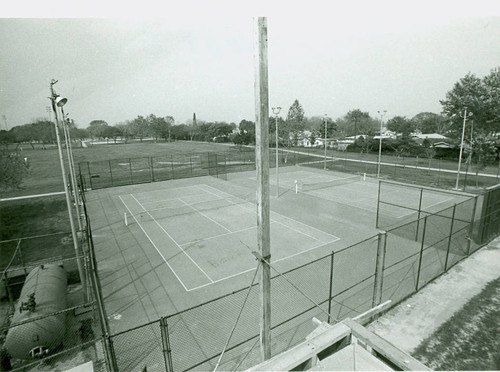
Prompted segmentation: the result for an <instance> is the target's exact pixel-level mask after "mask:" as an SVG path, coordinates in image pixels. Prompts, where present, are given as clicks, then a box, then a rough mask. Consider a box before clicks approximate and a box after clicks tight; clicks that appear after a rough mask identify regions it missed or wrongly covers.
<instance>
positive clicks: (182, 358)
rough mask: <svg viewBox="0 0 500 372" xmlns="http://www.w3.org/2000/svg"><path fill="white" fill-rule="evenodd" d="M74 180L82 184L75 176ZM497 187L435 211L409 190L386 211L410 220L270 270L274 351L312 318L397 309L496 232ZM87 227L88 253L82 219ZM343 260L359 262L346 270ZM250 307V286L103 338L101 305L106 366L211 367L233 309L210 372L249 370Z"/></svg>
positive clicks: (253, 347)
mask: <svg viewBox="0 0 500 372" xmlns="http://www.w3.org/2000/svg"><path fill="white" fill-rule="evenodd" d="M208 163H209V162H208ZM212 164H213V163H212ZM219 164H220V163H219V161H218V160H217V166H218V165H219ZM227 166H228V162H227V158H226V163H225V167H226V169H227ZM209 167H211V166H210V165H209ZM200 168H202V169H203V167H202V166H201V161H200ZM211 168H212V169H213V167H211ZM89 174H92V173H89ZM216 174H217V173H216ZM81 182H82V184H84V183H85V182H88V179H85V177H83V175H82V176H81ZM82 189H84V187H82ZM499 190H500V189H499V188H494V189H492V190H488V191H487V193H486V194H483V195H481V196H476V197H472V198H469V199H466V200H464V201H462V202H459V203H457V204H454V205H452V206H448V207H446V208H443V209H441V210H436V211H429V210H427V211H423V210H422V209H421V208H419V207H418V204H420V203H421V200H422V198H425V192H426V191H425V190H423V191H422V190H418V191H415V192H414V194H415V196H414V198H413V199H414V200H412V201H411V202H410V201H408V200H407V199H404V202H403V203H402V204H403V205H398V204H395V205H391V206H390V207H391V208H403V209H407V210H408V211H410V212H412V213H413V214H414V215H416V217H417V218H413V219H411V220H409V221H407V222H406V223H403V224H401V225H399V226H394V225H392V226H388V227H387V228H386V229H385V230H381V231H380V232H379V234H376V235H374V236H371V237H368V238H366V239H365V240H363V241H361V242H358V243H356V244H353V245H351V246H349V247H346V248H343V249H341V250H338V251H332V252H331V253H330V254H328V255H325V256H323V257H321V258H318V259H316V260H313V261H311V262H308V263H306V264H303V265H301V266H299V267H296V268H294V269H292V270H288V271H286V272H284V273H277V272H274V274H273V277H272V288H273V291H272V304H271V306H272V314H273V318H272V342H273V355H276V354H278V353H280V352H282V351H285V350H287V349H289V348H291V347H293V346H294V345H296V344H298V343H299V342H302V341H303V340H304V338H305V337H306V336H307V334H309V333H310V332H311V331H312V330H313V328H314V326H313V325H312V323H311V319H312V317H316V318H318V319H320V320H324V321H329V322H332V323H334V322H337V321H340V320H342V319H345V318H346V317H353V316H355V315H357V314H360V313H362V312H364V311H366V310H368V309H370V308H371V307H372V306H375V305H377V304H378V303H381V302H384V301H386V300H389V299H390V300H392V301H393V303H394V304H397V303H399V302H401V301H402V300H404V299H405V298H407V297H409V296H411V295H412V294H414V293H415V292H417V291H418V290H420V289H421V288H422V287H423V286H425V285H426V284H427V283H429V282H430V281H432V280H433V279H435V278H437V277H438V276H439V275H441V274H443V273H445V272H446V271H447V270H449V268H450V267H452V266H454V265H455V264H457V263H458V262H460V260H462V259H463V258H465V257H467V256H469V255H470V254H471V253H473V252H475V251H476V250H477V249H479V248H480V247H481V246H483V245H484V244H486V243H487V242H488V241H489V240H491V239H492V238H493V237H494V236H497V235H498V233H499V229H500V224H499V223H498V220H499V218H498V215H499V213H500V212H499V210H498V206H497V204H498V200H499V199H500V197H499V195H500V191H499ZM488 193H494V194H495V195H493V196H490V195H488ZM393 204H394V203H393ZM379 207H380V206H379ZM419 212H420V214H419ZM85 213H86V208H85ZM378 223H379V224H380V226H383V224H384V223H385V222H384V221H383V220H382V219H379V220H378ZM389 223H391V221H389ZM87 226H88V227H87V229H88V231H87V236H88V239H89V246H90V247H92V249H93V243H92V232H91V226H90V220H89V219H88V215H87ZM382 252H383V254H381V253H382ZM352 256H355V257H359V256H361V257H363V258H364V260H363V262H358V263H357V265H352V261H350V260H351V257H352ZM381 257H382V259H381ZM350 262H351V264H350ZM96 265H97V263H96V262H94V265H93V266H92V267H91V270H92V271H93V275H94V277H95V280H94V282H93V284H94V283H95V285H98V283H99V281H98V277H97V274H98V269H97V266H96ZM97 293H99V291H97ZM247 295H248V301H246V303H245V304H246V305H245V307H243V308H242V304H243V303H244V299H245V297H246V296H247ZM259 301H260V300H259V295H258V285H256V284H254V285H251V286H247V287H244V288H241V289H240V290H237V291H235V292H232V293H229V294H227V295H223V296H220V297H218V298H215V299H213V300H211V301H208V302H205V303H203V304H200V305H197V306H194V307H191V308H189V309H186V310H182V311H180V312H177V313H175V314H165V315H164V316H163V317H161V318H159V319H157V320H155V321H152V322H149V323H147V324H144V325H141V326H138V327H135V328H133V329H129V330H126V331H123V332H119V333H115V334H112V333H110V329H109V327H108V326H107V324H106V319H107V317H106V314H105V309H104V305H103V304H101V305H103V306H102V310H101V312H102V318H101V319H102V327H101V328H102V338H103V340H104V342H103V345H104V351H105V354H106V361H107V364H106V365H107V368H108V370H111V371H118V370H119V371H128V370H141V369H143V368H147V369H148V370H150V369H151V370H153V369H154V370H165V371H169V372H170V371H188V370H203V371H204V370H209V369H213V368H214V367H215V365H216V364H217V362H218V360H219V357H220V353H221V351H222V349H223V348H224V346H225V343H226V341H227V340H228V337H229V334H230V332H231V326H232V325H233V323H234V321H235V320H236V319H237V318H238V314H239V312H240V311H241V317H239V321H238V323H237V324H236V327H235V328H234V333H233V336H232V337H231V341H230V343H229V344H228V345H227V346H228V347H227V348H226V352H225V354H224V356H223V358H222V359H221V362H220V367H219V369H220V370H243V369H245V368H248V367H250V366H252V365H254V364H256V363H258V362H259V361H260V359H259V358H260V352H259V342H258V341H259V333H258V332H259V329H258V328H259V321H258V313H259V311H258V308H259V306H260V305H259V304H260V302H259Z"/></svg>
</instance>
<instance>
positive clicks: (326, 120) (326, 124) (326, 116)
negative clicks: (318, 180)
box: [323, 114, 328, 170]
mask: <svg viewBox="0 0 500 372" xmlns="http://www.w3.org/2000/svg"><path fill="white" fill-rule="evenodd" d="M327 129H328V115H327V114H325V164H324V166H323V169H324V170H326V137H327Z"/></svg>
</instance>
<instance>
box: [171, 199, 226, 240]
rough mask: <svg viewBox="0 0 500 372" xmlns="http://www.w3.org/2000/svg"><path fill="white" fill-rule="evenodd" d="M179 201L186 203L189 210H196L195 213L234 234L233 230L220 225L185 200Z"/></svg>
mask: <svg viewBox="0 0 500 372" xmlns="http://www.w3.org/2000/svg"><path fill="white" fill-rule="evenodd" d="M179 200H180V201H181V202H182V203H184V204H185V205H187V206H188V207H189V208H191V209H192V210H194V211H196V212H198V213H199V214H201V215H202V216H203V217H205V218H207V219H209V220H210V221H212V222H213V223H215V224H217V225H219V226H220V227H222V228H223V229H224V230H226V231H227V232H230V233H232V231H231V230H229V229H228V228H227V227H226V226H223V225H221V224H220V223H218V222H217V221H215V220H214V219H213V218H210V217H209V216H207V215H206V214H205V213H203V212H201V211H199V210H198V209H196V208H195V207H193V206H192V205H191V204H188V203H186V202H185V201H184V200H182V199H180V198H179Z"/></svg>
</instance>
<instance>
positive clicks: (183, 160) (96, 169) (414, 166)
mask: <svg viewBox="0 0 500 372" xmlns="http://www.w3.org/2000/svg"><path fill="white" fill-rule="evenodd" d="M275 154H276V149H274V148H271V149H269V166H270V167H271V168H275V167H276V164H275V163H276V156H275ZM278 162H279V166H280V167H284V166H291V165H304V166H308V167H314V168H321V169H323V168H325V169H328V170H334V171H339V172H347V173H353V174H358V175H363V174H366V175H379V176H380V177H381V178H384V179H392V180H395V181H401V182H405V183H413V184H418V185H424V186H431V187H437V188H442V189H452V188H454V187H455V186H456V179H457V171H456V169H457V167H456V163H457V162H456V161H453V160H447V159H436V158H430V159H429V158H418V157H415V158H405V157H402V156H394V155H387V154H384V155H382V156H381V159H380V167H379V162H378V157H377V155H376V154H372V153H368V154H367V153H358V152H348V151H338V150H334V149H331V148H328V149H327V151H326V157H325V152H324V150H323V149H319V148H308V147H294V148H280V149H279V151H278ZM250 170H255V154H254V149H253V148H252V147H232V148H230V149H229V150H228V151H225V152H217V153H215V152H205V153H194V152H193V153H191V154H168V155H163V156H145V157H135V158H120V159H109V160H101V161H91V162H81V163H79V171H80V174H81V175H82V176H83V180H84V182H85V186H86V187H87V188H90V189H99V188H106V187H113V186H123V185H132V184H138V183H148V182H157V181H166V180H171V179H181V178H191V177H199V176H207V175H212V176H216V177H219V178H224V175H226V174H228V173H234V172H243V171H250ZM499 177H500V162H499V164H498V166H490V167H487V168H484V169H481V171H480V172H478V171H477V169H476V168H473V167H471V166H466V167H464V169H463V170H462V174H461V177H459V187H461V188H463V189H464V190H470V191H474V192H482V190H484V188H486V187H490V186H493V185H496V184H497V183H499V182H500V180H499Z"/></svg>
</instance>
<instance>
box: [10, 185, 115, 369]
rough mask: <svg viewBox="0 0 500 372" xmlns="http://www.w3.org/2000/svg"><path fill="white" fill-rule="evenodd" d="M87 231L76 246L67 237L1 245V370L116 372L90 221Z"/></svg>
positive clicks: (60, 234) (51, 236)
mask: <svg viewBox="0 0 500 372" xmlns="http://www.w3.org/2000/svg"><path fill="white" fill-rule="evenodd" d="M79 188H80V189H81V191H82V192H83V187H81V185H80V187H79ZM80 197H81V198H83V201H84V199H85V196H84V195H83V194H81V195H80ZM78 199H80V198H78ZM72 202H73V203H79V202H80V201H79V200H77V199H73V200H72ZM82 205H83V207H84V208H85V203H84V202H83V204H82ZM84 214H85V218H87V217H88V215H87V213H86V210H85V213H84ZM85 223H86V226H85V227H84V228H83V229H82V231H79V232H76V234H75V237H76V242H75V241H74V239H73V236H74V235H73V234H72V233H71V232H64V231H63V232H58V233H51V234H44V235H37V236H31V237H22V238H14V239H9V240H4V241H0V251H1V252H2V257H1V260H0V272H1V280H0V284H1V285H0V297H1V301H0V313H1V314H2V323H1V324H0V363H1V367H2V368H1V369H2V370H6V371H7V370H13V371H21V370H22V371H25V370H36V369H40V368H41V369H44V370H68V369H71V368H73V367H76V366H79V365H81V364H84V363H91V364H92V366H93V368H94V370H95V371H107V370H113V364H112V362H113V353H112V349H111V348H110V347H109V333H108V332H107V330H106V327H105V324H106V322H107V319H106V317H105V311H103V303H102V295H101V294H100V283H99V278H98V276H97V263H96V261H95V256H94V253H93V242H92V239H91V228H90V223H89V220H88V218H87V219H86V221H85ZM85 223H84V225H85ZM75 243H76V244H75ZM75 246H77V247H78V253H77V252H76V250H75ZM80 269H83V270H80ZM82 275H83V277H82ZM115 370H116V368H115Z"/></svg>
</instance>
